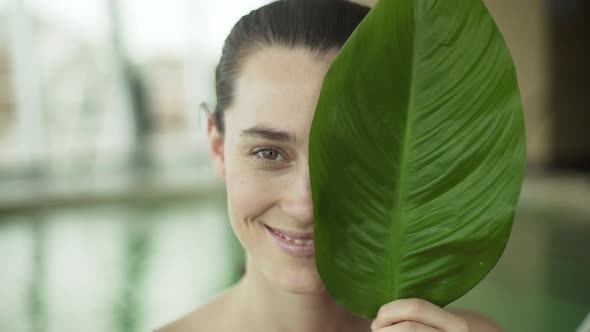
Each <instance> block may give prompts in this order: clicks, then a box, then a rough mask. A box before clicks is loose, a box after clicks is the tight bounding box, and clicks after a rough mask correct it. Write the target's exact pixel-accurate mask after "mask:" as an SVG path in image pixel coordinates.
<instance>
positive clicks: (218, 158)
mask: <svg viewBox="0 0 590 332" xmlns="http://www.w3.org/2000/svg"><path fill="white" fill-rule="evenodd" d="M207 137H208V138H209V155H210V156H211V160H212V162H213V169H214V170H215V173H217V175H218V176H219V177H220V178H221V179H222V180H224V182H225V159H224V156H223V141H224V140H223V136H222V135H221V133H220V132H219V130H218V129H217V123H216V121H215V116H214V115H213V114H211V115H209V116H208V119H207Z"/></svg>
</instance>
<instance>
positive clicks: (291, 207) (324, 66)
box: [208, 47, 337, 293]
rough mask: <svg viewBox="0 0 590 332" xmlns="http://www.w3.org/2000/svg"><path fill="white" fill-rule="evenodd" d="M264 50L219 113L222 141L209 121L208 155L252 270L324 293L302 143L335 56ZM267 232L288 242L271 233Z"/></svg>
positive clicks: (281, 283)
mask: <svg viewBox="0 0 590 332" xmlns="http://www.w3.org/2000/svg"><path fill="white" fill-rule="evenodd" d="M336 53H337V50H336V49H334V50H332V51H331V52H329V53H328V54H327V55H326V56H324V57H323V59H321V60H317V59H314V58H313V57H312V56H311V55H309V54H307V53H305V51H303V50H293V49H284V48H279V47H267V48H264V49H261V50H258V51H255V52H254V53H252V54H250V55H249V56H248V57H247V58H246V61H245V63H243V66H242V68H241V72H240V75H239V77H238V78H237V80H236V82H235V94H234V102H233V104H232V106H231V107H230V109H228V110H227V111H226V112H225V137H224V138H222V137H221V136H220V135H219V133H218V132H217V130H216V128H215V126H214V122H213V120H212V118H210V119H209V124H208V133H209V143H210V153H211V156H212V158H213V163H214V167H215V169H216V171H217V173H218V174H219V175H220V176H221V177H222V178H223V179H224V181H225V184H226V189H227V198H228V213H229V218H230V221H231V224H232V228H233V230H234V232H235V233H236V236H237V238H238V239H239V241H240V242H241V244H242V245H243V246H244V248H245V250H246V253H247V255H248V259H249V262H250V266H251V267H252V268H254V269H256V270H258V271H257V272H259V273H261V274H262V276H263V277H264V278H265V279H266V280H267V281H268V282H270V283H273V284H275V285H276V286H278V287H280V288H281V289H284V290H287V291H290V292H294V293H317V292H319V291H323V290H324V286H323V283H322V282H321V280H320V278H319V275H318V273H317V270H316V267H315V259H314V255H313V240H312V239H313V222H314V220H313V206H312V201H311V191H310V181H309V168H308V144H309V141H308V139H309V130H310V127H311V122H312V119H313V114H314V111H315V107H316V104H317V101H318V97H319V93H320V89H321V86H322V81H323V79H324V76H325V74H326V72H327V70H328V68H329V66H330V64H331V62H332V60H333V59H334V57H335V56H336ZM271 229H274V230H276V231H279V232H281V231H282V234H283V235H287V236H288V235H289V232H294V233H297V234H291V235H292V236H291V239H288V238H285V237H282V236H281V235H272V233H273V232H272V231H271Z"/></svg>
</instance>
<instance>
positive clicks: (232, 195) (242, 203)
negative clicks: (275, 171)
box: [226, 171, 277, 226]
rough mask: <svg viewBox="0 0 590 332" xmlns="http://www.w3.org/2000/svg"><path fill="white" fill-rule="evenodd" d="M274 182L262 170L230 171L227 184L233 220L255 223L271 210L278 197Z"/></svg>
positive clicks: (229, 206)
mask: <svg viewBox="0 0 590 332" xmlns="http://www.w3.org/2000/svg"><path fill="white" fill-rule="evenodd" d="M272 183H273V179H272V177H269V176H268V175H267V176H264V174H261V173H260V172H252V171H242V172H230V173H229V174H228V177H227V178H226V186H227V193H228V208H229V210H230V215H231V217H232V221H233V222H241V223H244V222H246V223H254V222H255V220H258V218H259V217H260V216H261V215H263V214H264V213H265V212H266V211H267V210H269V209H270V208H271V207H272V206H273V204H274V203H275V202H276V197H277V193H276V192H275V189H274V188H273V184H272ZM251 226H254V225H251Z"/></svg>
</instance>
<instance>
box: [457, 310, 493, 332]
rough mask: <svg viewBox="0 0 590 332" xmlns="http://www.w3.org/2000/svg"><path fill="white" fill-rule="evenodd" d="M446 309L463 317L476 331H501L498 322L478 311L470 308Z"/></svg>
mask: <svg viewBox="0 0 590 332" xmlns="http://www.w3.org/2000/svg"><path fill="white" fill-rule="evenodd" d="M448 311H450V312H452V313H453V314H455V315H457V316H461V317H463V319H465V320H466V321H467V322H468V323H469V326H470V327H471V329H472V330H473V331H477V332H503V331H504V330H503V329H502V327H500V325H498V323H496V322H495V321H493V320H492V319H490V318H489V317H486V316H484V315H482V314H480V313H477V312H475V311H470V310H464V309H457V308H451V309H448Z"/></svg>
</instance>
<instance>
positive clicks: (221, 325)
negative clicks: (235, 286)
mask: <svg viewBox="0 0 590 332" xmlns="http://www.w3.org/2000/svg"><path fill="white" fill-rule="evenodd" d="M230 294H231V292H229V290H227V291H225V292H223V293H221V294H219V295H218V296H216V297H215V298H213V299H212V300H211V301H210V302H208V303H207V304H205V305H203V306H201V307H199V308H197V309H196V310H194V311H192V312H190V313H188V314H186V315H184V316H182V317H180V318H178V319H176V320H174V321H172V322H170V323H168V324H166V325H164V326H162V327H160V328H158V329H156V330H155V332H193V331H224V330H230V324H231V322H230V321H228V319H227V315H224V314H223V313H224V312H226V311H228V310H231V309H229V308H228V305H229V300H230ZM221 317H224V319H220V318H221Z"/></svg>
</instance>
